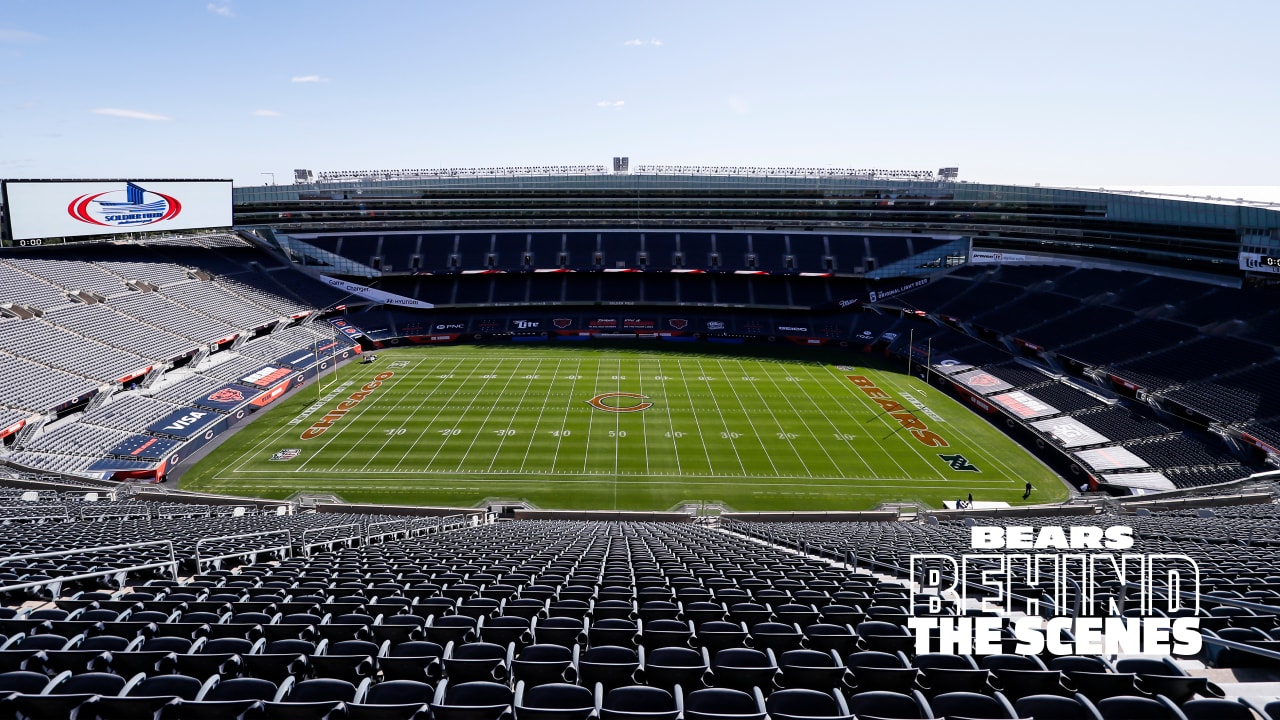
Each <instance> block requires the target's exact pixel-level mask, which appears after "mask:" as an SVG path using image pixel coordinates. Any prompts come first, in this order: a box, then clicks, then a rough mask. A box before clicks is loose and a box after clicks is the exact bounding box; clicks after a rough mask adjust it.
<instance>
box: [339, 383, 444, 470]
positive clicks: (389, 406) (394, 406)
mask: <svg viewBox="0 0 1280 720" xmlns="http://www.w3.org/2000/svg"><path fill="white" fill-rule="evenodd" d="M443 362H444V360H441V361H440V362H437V363H436V364H435V367H432V368H431V369H430V370H428V371H427V372H425V373H423V374H422V376H421V377H419V378H418V380H417V382H415V383H414V384H413V387H412V388H411V389H410V392H409V393H405V397H408V396H409V394H410V393H413V392H416V391H417V389H418V386H420V385H422V383H423V381H425V380H427V379H428V378H430V377H431V376H432V375H433V374H434V373H435V371H436V370H437V369H439V367H440V365H441V363H443ZM442 382H444V381H443V380H439V381H437V383H436V387H439V386H440V383H442ZM430 397H431V393H427V394H426V395H424V396H423V397H422V399H421V400H420V401H419V403H418V408H421V407H422V406H423V405H424V404H426V402H427V400H428V399H429V398H430ZM398 407H399V404H398V403H387V410H386V412H384V413H382V417H381V418H379V419H378V420H375V421H374V422H373V423H371V424H370V425H369V428H368V429H367V430H365V432H364V434H363V435H361V436H360V439H359V440H357V441H356V442H355V443H354V444H352V446H351V447H350V448H348V449H347V451H346V452H345V453H343V454H342V457H340V458H338V459H337V460H335V461H333V467H337V466H338V463H340V462H342V461H343V460H346V459H347V456H348V455H350V454H351V453H352V452H354V451H355V449H356V448H360V449H361V450H362V451H364V450H365V448H364V439H365V438H367V437H369V434H370V433H372V432H373V431H374V430H375V429H377V427H378V423H380V422H382V421H383V420H386V419H387V416H389V415H390V414H391V413H392V412H393V411H394V410H396V409H397V408H398ZM399 427H404V424H403V423H401V424H400V426H399ZM395 437H396V436H395V435H388V436H387V439H386V440H384V441H383V443H382V445H381V446H380V447H379V448H378V449H377V451H375V452H372V453H368V455H367V458H368V459H367V460H365V463H364V467H362V468H360V469H361V470H367V469H368V468H369V463H371V462H373V460H374V458H376V457H377V456H378V455H379V454H381V452H382V451H383V449H385V448H386V447H387V444H388V443H390V442H391V441H392V440H394V439H395ZM325 447H326V448H327V447H328V445H327V444H326V445H325Z"/></svg>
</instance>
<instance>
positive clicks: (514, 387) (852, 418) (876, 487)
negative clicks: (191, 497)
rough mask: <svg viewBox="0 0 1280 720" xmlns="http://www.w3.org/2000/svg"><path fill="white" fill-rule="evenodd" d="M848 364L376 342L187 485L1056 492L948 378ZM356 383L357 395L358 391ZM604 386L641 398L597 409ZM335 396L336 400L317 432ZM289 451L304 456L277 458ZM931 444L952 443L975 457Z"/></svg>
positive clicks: (354, 495)
mask: <svg viewBox="0 0 1280 720" xmlns="http://www.w3.org/2000/svg"><path fill="white" fill-rule="evenodd" d="M841 362H845V363H849V364H847V365H832V364H825V363H818V362H814V361H812V360H801V359H796V360H787V359H765V358H760V357H753V356H747V355H737V354H732V353H729V354H712V353H710V352H706V351H703V352H699V353H677V352H658V351H642V350H634V351H633V350H624V349H613V350H596V349H589V348H577V347H575V348H549V347H537V348H533V347H522V346H511V345H505V346H459V347H439V348H415V349H403V350H390V351H381V352H379V353H378V361H377V362H376V363H373V364H369V365H355V364H352V365H347V366H345V367H343V368H341V369H340V370H339V371H338V372H337V376H336V378H335V376H334V375H329V376H326V377H325V378H323V379H322V384H321V387H320V388H319V389H317V387H316V386H312V387H310V388H304V389H303V390H302V391H300V392H298V393H297V394H295V395H294V396H292V397H291V398H289V399H288V400H286V401H285V402H283V403H281V404H280V405H279V406H278V407H275V408H273V409H271V410H270V411H268V412H267V413H266V414H265V415H264V416H262V417H259V418H258V419H256V420H255V421H254V422H253V423H251V424H249V425H247V426H245V427H243V428H241V429H240V430H239V432H238V433H237V434H236V435H234V436H233V437H231V438H230V439H229V440H227V441H226V442H224V443H223V444H222V445H221V446H220V447H218V448H217V449H216V450H214V451H213V452H212V453H210V454H209V456H207V457H205V458H204V459H203V460H202V461H201V462H199V463H198V464H197V465H196V466H195V467H193V468H190V469H189V470H188V471H187V472H186V474H185V475H184V476H183V478H182V479H181V481H180V486H181V487H182V488H183V489H187V490H200V491H207V492H221V493H231V494H246V495H254V496H259V497H272V498H283V497H287V496H289V495H291V494H293V493H295V492H298V491H311V492H332V493H336V494H338V495H340V496H341V497H342V498H344V499H345V500H347V501H349V502H382V503H397V504H431V505H465V506H470V505H474V504H476V503H479V502H481V501H483V500H484V499H486V498H503V499H524V500H528V501H530V502H532V503H534V504H536V505H537V506H539V507H543V508H575V509H576V508H589V509H625V510H667V509H670V508H672V507H674V506H676V505H678V504H680V503H683V502H700V501H707V502H720V503H724V504H725V505H727V506H728V507H730V508H732V509H735V510H851V509H867V508H872V507H875V506H876V505H878V504H879V503H881V502H884V501H916V502H922V503H925V504H927V505H930V506H933V507H940V506H941V502H942V501H943V500H944V499H955V498H957V497H962V496H965V495H967V494H968V493H970V492H972V493H973V495H974V498H975V499H977V500H1003V501H1007V502H1010V503H1012V504H1018V503H1022V502H1024V501H1022V500H1021V496H1022V491H1023V484H1024V482H1026V481H1027V480H1030V481H1031V482H1032V483H1033V485H1034V486H1035V488H1036V491H1035V493H1034V494H1033V495H1032V498H1031V502H1048V501H1055V500H1061V499H1063V498H1065V497H1066V494H1067V491H1066V488H1065V486H1064V485H1063V483H1062V482H1061V480H1059V479H1058V478H1057V477H1056V476H1055V475H1054V474H1053V473H1052V472H1051V471H1050V470H1048V469H1047V468H1046V467H1044V466H1043V465H1042V464H1040V462H1039V461H1037V460H1036V459H1035V458H1033V457H1031V456H1030V455H1029V454H1027V453H1026V452H1025V451H1024V450H1022V449H1021V448H1019V447H1018V446H1017V445H1016V444H1015V443H1014V442H1013V441H1011V440H1010V439H1009V438H1007V437H1006V436H1004V435H1003V434H1001V433H1000V432H999V431H998V430H996V429H995V428H994V427H992V426H991V425H990V424H989V423H987V422H986V421H985V420H983V419H981V418H979V417H977V416H976V415H975V414H974V413H972V412H971V411H970V410H968V409H967V408H965V407H962V406H960V405H959V404H958V403H956V402H955V401H954V400H952V399H951V398H949V397H947V396H946V395H944V394H943V393H942V392H941V391H939V390H937V389H934V388H930V387H928V386H927V385H925V384H924V383H923V382H921V381H919V380H917V379H915V378H910V377H907V376H905V375H903V374H901V373H895V372H889V371H883V370H875V369H871V368H868V367H862V366H856V365H853V364H852V363H851V362H850V361H849V360H841ZM385 373H391V375H390V376H389V377H387V376H385V375H384V379H383V380H382V381H381V382H380V384H379V385H378V386H376V387H373V386H369V387H370V388H371V389H368V390H367V391H366V390H362V387H363V386H365V384H366V383H369V382H370V381H371V380H374V379H375V378H376V377H377V376H378V375H379V374H385ZM850 375H856V376H861V377H864V378H866V380H865V381H860V382H862V383H863V384H867V383H868V382H870V383H872V384H874V385H875V386H876V387H878V388H879V391H875V390H873V391H871V392H872V394H876V395H881V396H887V397H881V402H882V403H884V405H881V404H878V403H877V401H876V400H875V399H873V398H872V397H871V395H870V394H868V392H867V391H866V390H864V389H861V388H859V387H858V386H857V385H856V384H855V383H854V382H853V381H851V380H849V379H848V377H847V376H850ZM353 393H357V394H366V396H364V397H360V398H359V401H358V404H356V403H352V402H351V401H350V400H349V398H350V396H351V395H352V394H353ZM607 393H630V394H633V395H639V396H643V397H630V396H606V397H603V398H599V399H597V400H596V401H595V405H593V404H592V403H591V401H592V398H595V397H597V396H599V395H602V394H607ZM320 399H323V402H320ZM913 400H914V402H913ZM344 401H345V402H346V404H345V405H343V406H341V407H339V403H343V402H344ZM893 403H897V404H900V405H901V406H902V407H899V408H895V407H894V405H893ZM645 404H650V405H648V406H647V407H646V408H645V409H637V408H638V406H644V405H645ZM917 404H918V405H922V406H923V407H918V406H917ZM597 405H598V406H602V407H596V406H597ZM610 407H612V408H615V409H631V411H630V412H617V411H613V410H610V409H608V408H610ZM335 409H340V410H346V412H345V414H331V415H328V416H327V417H328V418H329V420H328V422H329V424H328V425H327V426H323V432H319V433H317V430H310V431H308V429H309V428H312V427H313V425H315V424H316V423H317V422H321V423H324V422H326V420H325V418H326V414H327V413H333V412H334V411H335ZM921 425H927V430H922V429H921V427H920V426H921ZM930 433H932V434H936V436H938V437H940V438H942V439H943V440H944V441H945V442H946V446H945V447H941V446H930V445H929V444H928V443H933V444H935V445H937V443H938V441H937V440H936V439H933V438H932V437H931V436H930ZM304 434H305V435H310V436H311V437H309V438H304V437H303V436H304ZM918 436H919V437H918ZM284 450H297V451H298V453H297V455H296V457H293V458H292V459H285V460H281V459H277V460H273V459H272V458H273V456H276V455H277V453H281V452H282V451H284ZM940 455H948V456H954V455H962V456H963V458H964V461H967V466H969V467H972V468H974V469H972V470H962V469H957V468H960V467H966V462H963V461H962V462H956V461H955V458H954V457H950V458H942V457H939V456H940Z"/></svg>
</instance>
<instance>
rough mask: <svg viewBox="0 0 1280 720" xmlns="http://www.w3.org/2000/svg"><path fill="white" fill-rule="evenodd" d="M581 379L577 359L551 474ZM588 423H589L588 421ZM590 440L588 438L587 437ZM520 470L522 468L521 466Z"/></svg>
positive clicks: (580, 366)
mask: <svg viewBox="0 0 1280 720" xmlns="http://www.w3.org/2000/svg"><path fill="white" fill-rule="evenodd" d="M581 377H582V359H581V358H578V364H577V365H575V366H574V368H573V380H572V381H571V384H570V386H569V398H570V400H569V402H567V403H565V404H564V419H563V420H561V421H560V436H559V437H557V438H556V451H555V453H554V454H553V455H552V456H551V472H555V469H556V463H557V462H559V461H560V444H561V443H563V442H564V429H565V427H566V426H567V424H568V422H569V409H570V408H572V407H573V396H574V394H575V393H576V392H577V390H578V380H579V379H580V378H581ZM588 422H589V421H588ZM588 440H590V437H588ZM520 469H521V470H523V469H524V466H523V465H521V467H520Z"/></svg>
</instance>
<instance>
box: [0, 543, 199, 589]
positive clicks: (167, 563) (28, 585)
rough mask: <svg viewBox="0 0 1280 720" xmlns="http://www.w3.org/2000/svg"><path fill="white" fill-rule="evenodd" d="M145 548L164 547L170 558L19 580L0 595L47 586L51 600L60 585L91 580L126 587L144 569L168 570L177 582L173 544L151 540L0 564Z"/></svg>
mask: <svg viewBox="0 0 1280 720" xmlns="http://www.w3.org/2000/svg"><path fill="white" fill-rule="evenodd" d="M148 547H164V548H166V549H167V550H168V554H169V559H168V560H163V561H159V562H151V563H143V564H141V565H129V566H126V567H121V568H111V569H108V570H95V571H92V572H86V573H75V574H73V575H61V576H58V577H49V578H42V579H40V580H28V581H19V582H15V583H8V584H5V585H0V593H8V592H16V591H19V590H30V589H33V588H38V587H45V586H48V587H49V588H50V591H51V592H52V594H53V596H54V597H57V596H58V594H59V592H60V591H61V588H62V585H63V584H64V583H68V582H80V581H83V580H92V579H94V578H101V577H113V578H114V580H115V583H116V584H117V585H118V586H119V587H124V586H125V585H126V584H127V582H126V581H127V580H128V575H129V573H131V572H140V571H143V570H156V569H161V568H167V569H168V570H169V574H170V575H171V576H172V579H173V580H177V579H178V559H177V556H176V555H175V554H174V550H173V541H171V540H151V541H148V542H140V543H126V544H124V545H101V546H97V547H88V548H76V549H73V550H55V551H53V552H43V553H31V554H28V555H10V556H8V557H5V558H0V565H7V564H10V563H21V562H30V561H33V560H43V559H48V558H55V557H67V556H75V555H83V554H85V553H95V552H114V551H117V550H136V549H138V548H148Z"/></svg>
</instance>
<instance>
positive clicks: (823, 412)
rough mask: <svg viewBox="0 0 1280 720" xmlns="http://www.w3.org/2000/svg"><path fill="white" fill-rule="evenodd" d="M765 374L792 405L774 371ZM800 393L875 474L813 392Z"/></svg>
mask: <svg viewBox="0 0 1280 720" xmlns="http://www.w3.org/2000/svg"><path fill="white" fill-rule="evenodd" d="M784 372H786V373H787V374H788V377H790V376H791V375H790V373H791V370H784ZM765 375H767V376H768V378H769V381H770V382H771V383H773V385H774V387H776V388H777V389H778V392H779V393H781V394H782V395H783V397H784V398H786V399H787V404H788V405H791V400H790V399H789V398H788V397H787V392H786V391H785V390H784V389H783V388H782V386H780V385H778V381H777V378H776V377H775V376H774V374H773V373H772V372H769V371H768V370H766V371H765ZM817 382H818V384H820V385H821V384H822V383H823V382H824V381H823V380H822V379H818V380H817ZM800 395H801V396H802V397H804V398H805V399H806V400H808V401H809V404H811V405H813V409H814V410H816V411H817V412H818V414H820V415H822V419H823V420H826V421H827V424H829V425H830V426H831V429H832V430H834V431H835V434H836V435H838V436H840V441H841V442H843V443H844V444H845V446H846V447H848V448H849V451H850V452H852V453H853V455H854V456H855V457H856V458H858V462H860V463H862V465H863V466H864V467H865V468H866V471H867V472H868V473H872V474H874V473H875V468H874V467H872V465H871V463H869V462H867V459H866V458H864V457H863V456H862V453H860V452H858V447H857V445H855V444H854V443H853V441H852V440H848V439H846V438H845V437H844V436H845V435H847V434H848V433H846V432H844V429H843V428H841V427H840V426H839V425H837V424H836V422H835V421H834V420H832V419H831V416H830V415H828V414H827V411H826V410H824V409H823V408H822V406H821V405H819V404H818V402H817V401H816V400H814V399H813V394H812V393H808V392H804V393H800ZM792 408H793V409H794V408H795V406H794V405H792ZM798 414H799V411H798V410H797V415H798ZM801 422H804V421H803V420H801ZM805 427H806V428H807V427H809V424H808V423H807V422H805ZM810 432H812V431H810ZM814 437H815V438H816V437H817V435H816V434H815V435H814ZM872 439H873V440H874V438H872ZM823 446H824V451H825V443H823ZM827 457H830V454H828V456H827ZM891 459H892V457H891ZM894 464H897V462H896V461H895V462H894ZM898 469H899V470H902V472H904V473H905V472H906V469H904V468H903V467H902V466H901V465H898ZM843 471H844V470H843V468H841V472H843Z"/></svg>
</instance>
